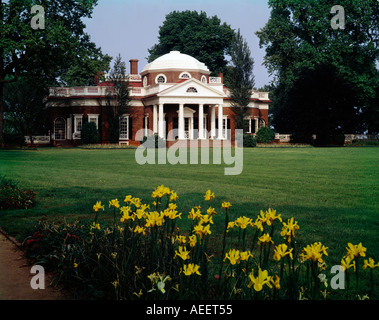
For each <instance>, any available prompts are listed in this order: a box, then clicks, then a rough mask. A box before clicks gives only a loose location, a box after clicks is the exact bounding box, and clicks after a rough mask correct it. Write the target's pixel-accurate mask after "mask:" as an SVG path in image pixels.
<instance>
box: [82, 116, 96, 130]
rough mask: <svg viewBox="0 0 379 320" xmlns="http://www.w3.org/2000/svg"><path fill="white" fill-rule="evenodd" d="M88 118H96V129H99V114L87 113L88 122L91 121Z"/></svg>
mask: <svg viewBox="0 0 379 320" xmlns="http://www.w3.org/2000/svg"><path fill="white" fill-rule="evenodd" d="M90 118H95V119H96V121H95V124H96V129H99V115H98V114H89V115H88V122H91V121H90ZM82 125H83V124H82Z"/></svg>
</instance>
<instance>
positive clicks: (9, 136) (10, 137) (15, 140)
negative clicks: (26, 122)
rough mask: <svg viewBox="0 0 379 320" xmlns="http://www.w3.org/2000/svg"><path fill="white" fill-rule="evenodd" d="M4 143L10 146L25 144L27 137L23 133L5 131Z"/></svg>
mask: <svg viewBox="0 0 379 320" xmlns="http://www.w3.org/2000/svg"><path fill="white" fill-rule="evenodd" d="M4 143H5V145H8V146H20V147H21V146H24V145H25V137H24V135H23V134H22V133H6V132H4Z"/></svg>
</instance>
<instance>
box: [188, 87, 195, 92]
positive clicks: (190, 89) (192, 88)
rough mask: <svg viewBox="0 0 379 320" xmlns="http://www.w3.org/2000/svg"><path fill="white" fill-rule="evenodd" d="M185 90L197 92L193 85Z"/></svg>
mask: <svg viewBox="0 0 379 320" xmlns="http://www.w3.org/2000/svg"><path fill="white" fill-rule="evenodd" d="M187 92H191V93H197V89H196V88H195V87H189V88H188V89H187Z"/></svg>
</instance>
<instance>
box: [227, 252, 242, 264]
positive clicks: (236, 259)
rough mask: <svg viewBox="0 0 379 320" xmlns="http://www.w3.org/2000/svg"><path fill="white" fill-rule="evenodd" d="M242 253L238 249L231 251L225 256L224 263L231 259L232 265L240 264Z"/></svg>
mask: <svg viewBox="0 0 379 320" xmlns="http://www.w3.org/2000/svg"><path fill="white" fill-rule="evenodd" d="M240 258H241V257H240V252H239V250H236V249H230V250H229V252H227V253H226V254H225V258H224V261H225V260H226V259H229V261H230V264H232V265H235V264H236V263H240Z"/></svg>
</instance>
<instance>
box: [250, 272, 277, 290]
mask: <svg viewBox="0 0 379 320" xmlns="http://www.w3.org/2000/svg"><path fill="white" fill-rule="evenodd" d="M249 279H250V283H249V284H248V288H251V286H252V285H254V290H255V291H258V292H259V291H261V290H262V289H263V286H264V285H265V284H266V285H267V286H269V287H270V288H272V286H271V284H270V282H271V280H272V277H269V275H268V272H267V270H264V271H262V270H261V268H259V270H258V277H254V270H251V273H250V274H249Z"/></svg>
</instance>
